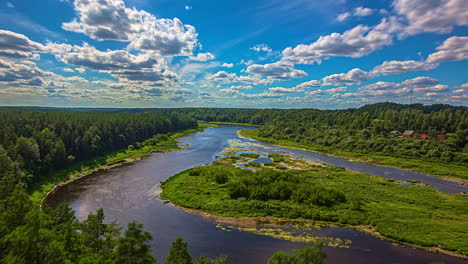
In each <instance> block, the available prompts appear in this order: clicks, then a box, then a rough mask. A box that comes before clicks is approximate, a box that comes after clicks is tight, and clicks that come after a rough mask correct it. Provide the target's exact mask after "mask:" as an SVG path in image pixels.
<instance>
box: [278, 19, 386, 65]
mask: <svg viewBox="0 0 468 264" xmlns="http://www.w3.org/2000/svg"><path fill="white" fill-rule="evenodd" d="M391 44H392V35H391V34H389V33H388V32H385V31H383V30H380V29H379V28H376V27H375V28H370V27H367V26H363V25H359V26H356V27H354V28H352V29H350V30H347V31H345V32H344V33H343V34H340V33H332V34H330V35H327V36H321V37H320V38H319V39H318V40H317V41H315V42H313V43H311V44H309V45H304V44H300V45H297V46H296V47H294V48H291V47H289V48H286V49H285V50H283V52H282V56H283V58H282V59H281V60H282V61H285V62H289V63H292V64H313V63H320V62H321V61H322V60H324V59H328V58H329V57H338V56H339V57H352V58H358V57H362V56H365V55H367V54H369V53H371V52H373V51H375V50H377V49H379V48H381V47H383V46H387V45H391Z"/></svg>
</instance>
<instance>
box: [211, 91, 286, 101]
mask: <svg viewBox="0 0 468 264" xmlns="http://www.w3.org/2000/svg"><path fill="white" fill-rule="evenodd" d="M220 91H221V92H222V93H225V94H228V95H231V96H232V97H233V98H238V99H270V98H280V97H282V96H283V94H280V93H274V92H270V91H267V92H263V93H259V94H246V93H242V92H240V91H238V90H232V89H221V90H220Z"/></svg>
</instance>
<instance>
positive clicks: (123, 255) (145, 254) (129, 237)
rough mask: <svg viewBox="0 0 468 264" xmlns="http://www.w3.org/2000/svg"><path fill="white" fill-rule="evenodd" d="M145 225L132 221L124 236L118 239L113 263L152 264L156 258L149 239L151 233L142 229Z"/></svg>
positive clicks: (113, 254)
mask: <svg viewBox="0 0 468 264" xmlns="http://www.w3.org/2000/svg"><path fill="white" fill-rule="evenodd" d="M142 228H143V225H142V224H138V223H136V222H130V223H129V224H128V227H127V230H126V231H125V234H124V236H123V237H121V238H119V240H118V241H117V247H116V249H115V250H114V252H113V253H112V256H111V259H112V260H111V263H113V264H152V263H154V264H155V263H156V258H154V257H153V256H152V255H151V247H150V245H149V244H148V241H150V240H151V239H152V237H151V234H150V233H148V232H144V231H143V230H142Z"/></svg>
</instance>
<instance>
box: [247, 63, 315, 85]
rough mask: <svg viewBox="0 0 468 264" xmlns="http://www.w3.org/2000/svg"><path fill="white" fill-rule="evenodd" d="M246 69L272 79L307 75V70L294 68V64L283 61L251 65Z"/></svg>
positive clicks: (287, 78)
mask: <svg viewBox="0 0 468 264" xmlns="http://www.w3.org/2000/svg"><path fill="white" fill-rule="evenodd" d="M245 71H246V72H248V73H251V74H255V75H259V76H262V77H267V78H268V79H271V80H290V79H293V78H299V77H304V76H306V75H307V73H306V72H304V71H302V70H297V69H294V66H293V65H291V64H287V63H284V62H281V61H279V62H275V63H270V64H264V65H260V64H254V65H250V66H249V67H247V69H246V70H245Z"/></svg>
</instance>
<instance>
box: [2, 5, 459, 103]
mask: <svg viewBox="0 0 468 264" xmlns="http://www.w3.org/2000/svg"><path fill="white" fill-rule="evenodd" d="M467 26H468V0H374V1H371V0H358V1H351V0H335V1H323V0H318V1H317V0H288V1H285V0H223V1H219V0H8V1H5V0H0V105H22V106H55V107H247V108H320V109H343V108H350V107H359V106H362V105H365V104H370V103H375V102H385V101H391V102H397V103H405V104H406V103H422V104H436V103H437V104H438V103H444V104H453V105H463V106H467V105H468V27H467Z"/></svg>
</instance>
